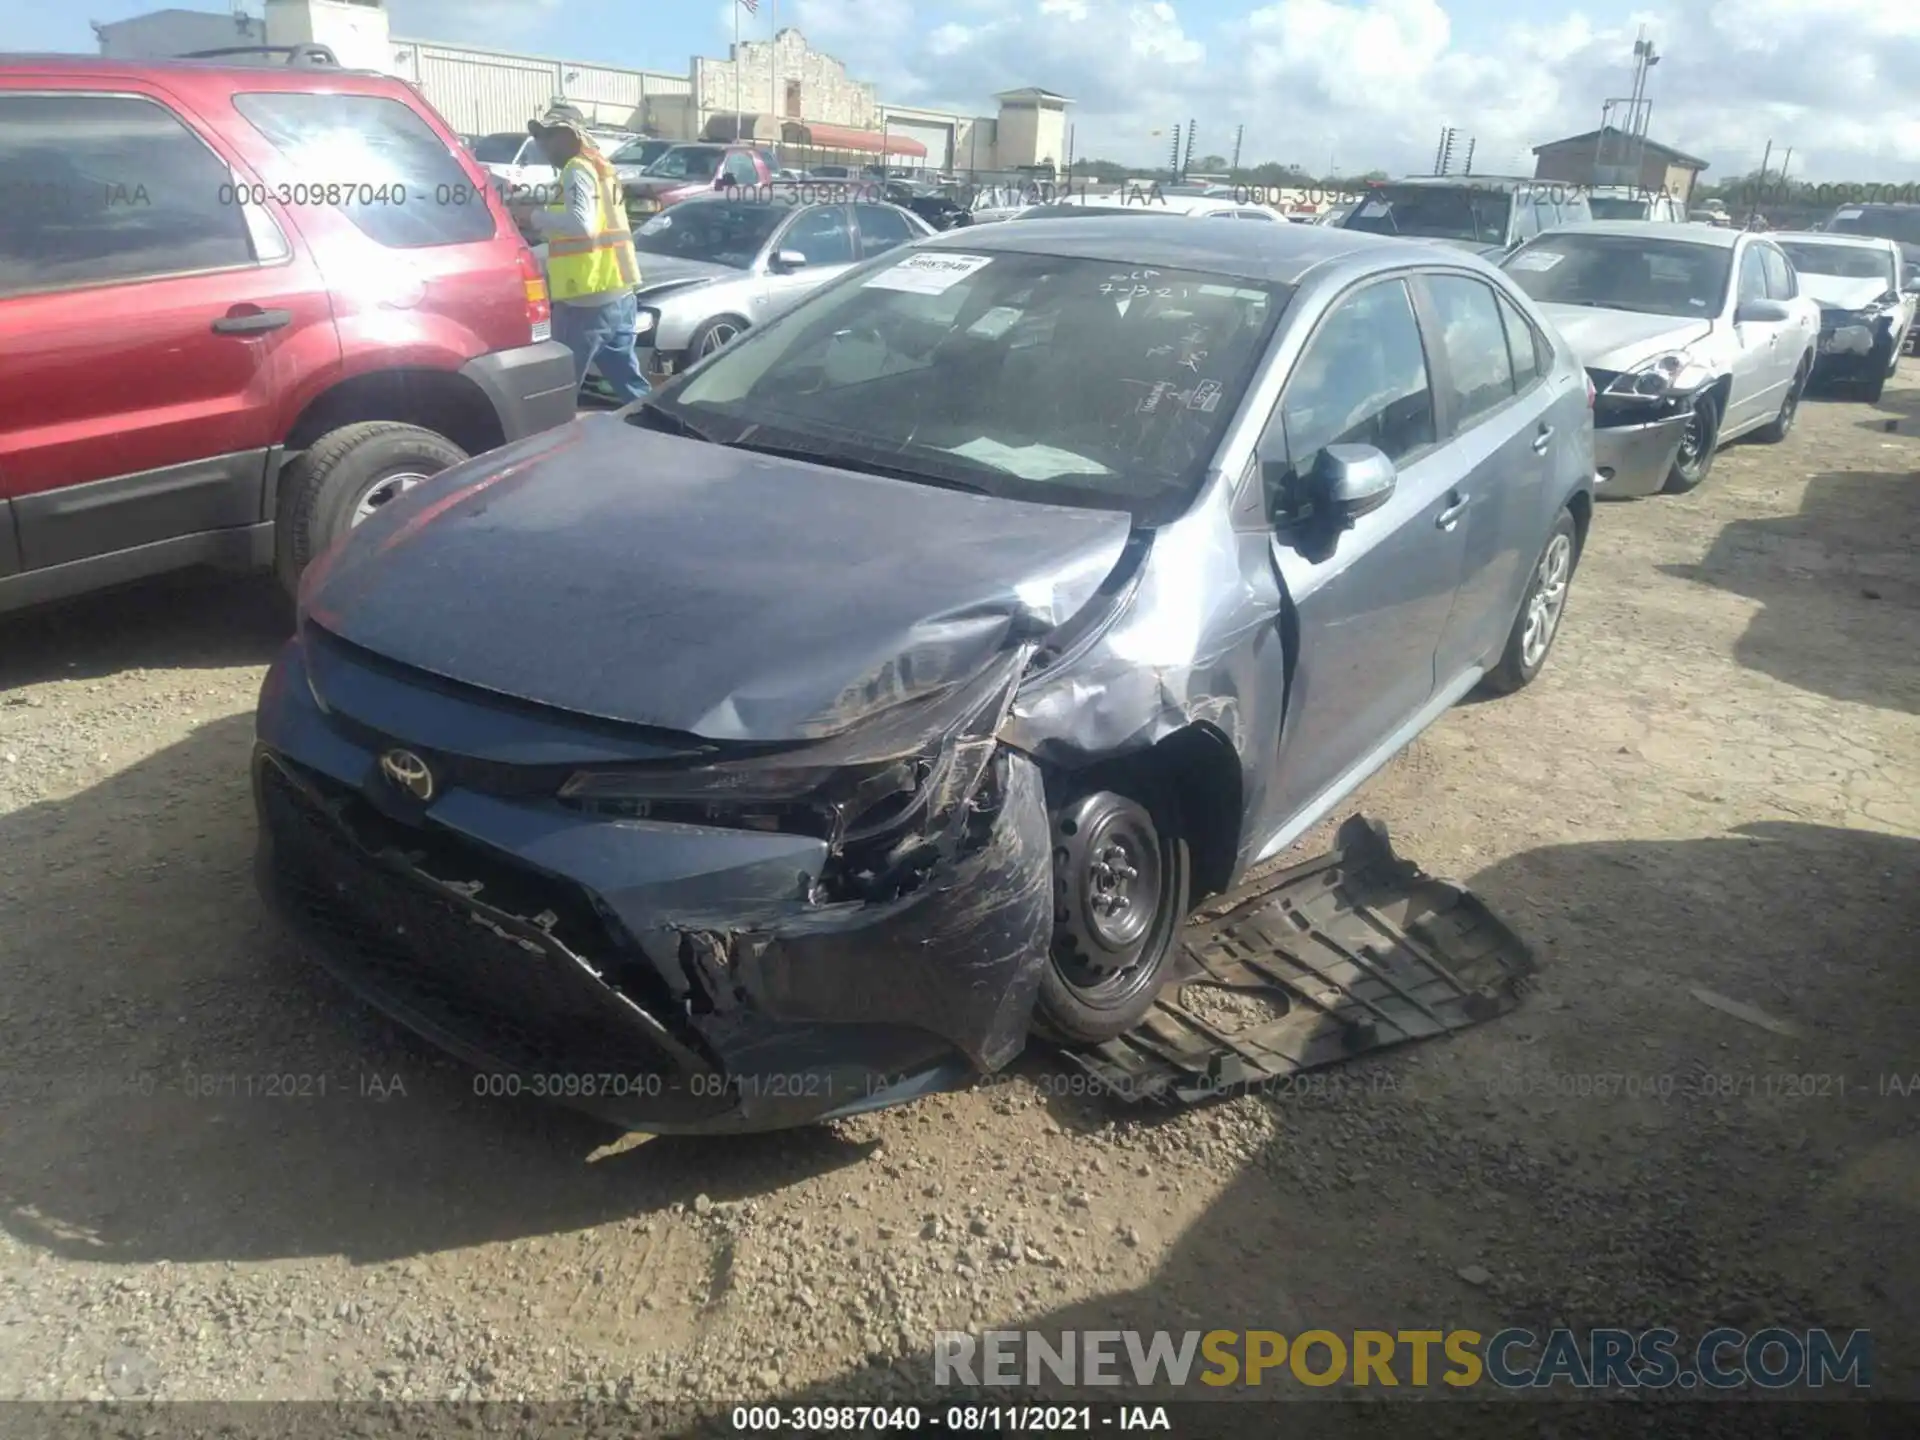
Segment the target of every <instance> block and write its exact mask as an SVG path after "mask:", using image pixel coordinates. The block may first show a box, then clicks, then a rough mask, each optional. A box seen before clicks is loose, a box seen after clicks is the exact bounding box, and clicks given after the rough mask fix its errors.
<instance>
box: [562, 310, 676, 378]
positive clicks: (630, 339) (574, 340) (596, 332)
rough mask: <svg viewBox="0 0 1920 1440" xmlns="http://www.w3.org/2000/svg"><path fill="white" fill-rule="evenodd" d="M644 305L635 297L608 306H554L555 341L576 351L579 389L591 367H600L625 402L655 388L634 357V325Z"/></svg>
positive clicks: (575, 368) (576, 371)
mask: <svg viewBox="0 0 1920 1440" xmlns="http://www.w3.org/2000/svg"><path fill="white" fill-rule="evenodd" d="M639 319H640V306H639V302H638V301H636V300H635V299H634V298H633V296H632V295H622V296H620V297H619V298H618V299H614V300H609V301H607V302H606V303H605V304H604V305H568V304H567V303H565V302H564V301H556V302H555V304H554V307H553V338H554V339H556V340H558V341H559V342H560V343H561V344H563V345H565V346H566V347H567V348H568V349H569V350H571V351H573V379H574V385H575V387H576V388H577V387H578V386H579V385H580V384H581V383H582V382H583V381H585V380H586V378H587V367H588V366H589V365H595V364H597V366H598V368H599V371H600V375H601V378H603V379H604V380H605V381H606V382H607V383H608V384H609V385H611V386H612V387H613V390H614V393H615V394H616V395H618V396H619V397H620V398H621V399H622V400H638V399H639V398H640V397H641V396H642V395H645V394H647V393H648V392H649V391H650V390H652V389H653V387H652V386H651V385H649V384H648V383H647V377H646V375H645V374H643V373H642V371H641V369H640V357H639V356H637V355H636V354H634V350H633V347H634V341H635V339H636V337H635V335H634V326H635V325H636V324H637V323H638V322H639Z"/></svg>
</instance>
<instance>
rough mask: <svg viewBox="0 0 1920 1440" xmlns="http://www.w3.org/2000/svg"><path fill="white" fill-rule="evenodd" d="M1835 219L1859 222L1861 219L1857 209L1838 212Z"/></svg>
mask: <svg viewBox="0 0 1920 1440" xmlns="http://www.w3.org/2000/svg"><path fill="white" fill-rule="evenodd" d="M1833 218H1834V219H1836V220H1858V219H1859V218H1860V211H1859V210H1858V209H1857V208H1855V209H1847V210H1841V211H1837V212H1836V213H1835V214H1834V217H1833Z"/></svg>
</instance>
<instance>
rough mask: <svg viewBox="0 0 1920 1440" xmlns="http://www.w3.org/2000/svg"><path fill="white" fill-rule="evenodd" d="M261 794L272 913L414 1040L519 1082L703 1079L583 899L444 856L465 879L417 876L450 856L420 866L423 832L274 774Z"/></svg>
mask: <svg viewBox="0 0 1920 1440" xmlns="http://www.w3.org/2000/svg"><path fill="white" fill-rule="evenodd" d="M259 788H260V803H261V807H262V812H263V815H262V818H263V822H264V824H265V827H266V833H267V835H268V837H269V840H270V854H269V856H268V857H267V858H266V862H265V863H266V865H267V873H266V876H265V878H266V879H267V880H268V881H269V883H270V884H271V885H272V887H273V891H274V894H275V897H276V899H277V900H278V901H279V902H280V904H281V906H282V908H283V909H284V910H285V911H286V913H287V914H288V915H289V917H290V918H291V919H292V920H294V922H295V923H296V925H297V926H298V927H299V929H300V930H301V931H302V932H303V933H305V934H306V935H308V936H310V937H311V938H313V939H314V940H316V941H317V942H319V948H320V950H321V952H322V953H321V958H322V959H324V960H325V961H326V963H327V964H328V965H329V967H330V968H332V969H334V970H335V971H336V972H338V973H339V974H340V975H341V977H342V978H343V979H345V980H346V981H347V982H348V983H349V984H351V985H353V986H354V987H355V988H356V989H359V990H361V991H362V992H363V993H366V994H367V995H368V996H369V998H371V999H373V1000H374V1001H375V1003H377V1004H380V1005H382V1006H383V1007H384V1008H388V1009H390V1010H393V1011H395V1012H396V1013H398V1014H399V1015H400V1017H401V1018H402V1019H404V1020H406V1021H407V1022H408V1023H410V1024H413V1025H414V1026H415V1028H417V1029H422V1030H424V1031H426V1032H428V1033H429V1034H430V1036H431V1037H432V1038H435V1039H438V1040H440V1041H441V1043H443V1044H446V1045H447V1046H448V1047H449V1048H452V1049H454V1050H456V1051H463V1052H465V1053H466V1054H467V1055H468V1058H470V1059H473V1060H475V1061H476V1062H477V1063H492V1064H497V1065H499V1066H501V1067H503V1068H505V1069H508V1070H517V1071H523V1072H527V1073H540V1074H547V1073H554V1074H558V1073H576V1074H577V1073H583V1072H585V1073H603V1074H617V1075H624V1076H637V1075H669V1074H681V1073H684V1072H685V1071H686V1070H687V1069H689V1068H700V1069H705V1068H708V1067H707V1065H706V1062H705V1061H704V1060H703V1059H702V1058H701V1057H699V1056H698V1055H696V1054H694V1053H692V1052H691V1051H690V1050H689V1049H688V1048H687V1047H686V1046H685V1045H684V1044H682V1043H681V1041H680V1040H679V1039H678V1038H676V1037H675V1036H673V1035H672V1034H671V1033H670V1032H669V1031H668V1030H667V1029H666V1028H665V1027H664V1026H663V1025H662V1024H661V1023H660V1022H659V1021H658V1020H657V1019H655V1018H654V1015H653V1013H650V1012H649V1011H648V1010H647V1009H644V1008H643V1007H642V1005H641V1004H640V1003H638V1001H637V1000H636V999H635V998H634V995H633V994H630V993H629V991H630V990H636V989H637V985H636V982H638V981H639V980H640V979H641V978H642V976H643V974H644V972H643V971H641V970H640V968H639V966H641V965H644V964H645V961H644V957H637V956H636V957H630V958H628V961H627V963H626V964H625V965H624V966H623V967H619V973H618V974H616V965H617V961H618V960H619V959H621V958H623V957H620V956H619V955H618V951H619V949H620V947H619V946H618V945H617V944H616V943H615V942H614V940H613V939H612V937H611V935H610V934H609V932H608V931H607V930H606V928H605V926H604V924H602V923H601V922H600V921H599V920H598V919H597V918H596V917H595V915H594V914H593V907H592V903H591V901H590V900H589V899H588V897H586V896H585V895H584V894H582V893H580V892H578V891H575V890H572V889H570V888H569V887H567V886H564V885H562V884H559V883H558V882H551V881H547V880H545V879H544V878H543V877H540V876H537V875H531V874H528V873H524V872H517V871H514V870H512V867H509V866H507V865H504V864H502V863H500V862H498V861H492V862H489V861H488V859H487V858H486V857H484V856H481V855H478V854H469V853H464V849H463V847H455V846H453V845H451V843H448V844H446V845H445V846H444V847H443V848H446V849H450V850H456V851H459V853H458V854H457V863H458V865H459V868H460V870H461V872H462V873H461V878H456V879H445V878H441V877H439V876H436V875H434V874H432V873H430V871H429V870H428V869H427V868H424V867H425V866H426V865H428V864H431V863H432V862H433V860H435V859H437V860H439V861H440V863H441V865H442V866H443V868H451V867H450V866H448V865H447V861H448V860H450V859H454V858H455V857H454V856H452V855H441V856H437V857H429V855H428V853H427V852H428V851H429V850H430V849H432V848H434V844H435V842H434V840H433V838H432V837H429V836H428V835H427V834H426V833H425V832H424V831H407V830H406V829H405V828H404V827H401V826H399V825H397V824H396V823H394V822H391V821H385V820H384V819H383V818H382V817H379V816H378V815H377V814H375V813H374V812H372V810H371V807H368V806H366V805H365V804H364V802H361V801H358V800H357V799H356V797H353V796H352V795H351V792H345V791H340V790H338V789H337V788H335V787H329V786H326V785H325V782H323V781H321V780H319V778H318V777H312V776H307V775H305V774H304V773H301V774H299V776H298V778H297V779H296V777H295V773H293V772H291V771H290V770H289V769H287V768H283V764H282V762H279V761H277V760H273V759H266V760H263V761H262V762H261V775H260V787H259ZM483 897H484V898H483ZM635 962H637V963H635ZM622 981H624V982H625V983H624V984H622V983H620V982H622ZM640 993H641V994H642V998H645V996H644V992H640ZM662 1013H665V1012H662Z"/></svg>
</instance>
